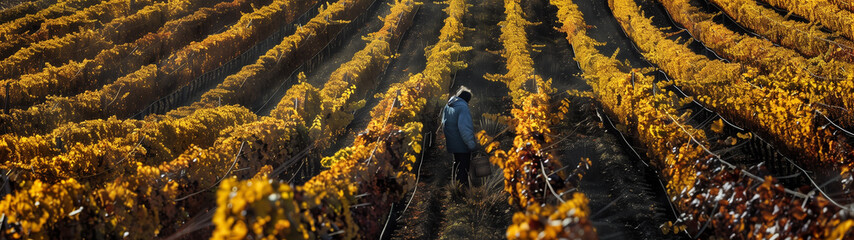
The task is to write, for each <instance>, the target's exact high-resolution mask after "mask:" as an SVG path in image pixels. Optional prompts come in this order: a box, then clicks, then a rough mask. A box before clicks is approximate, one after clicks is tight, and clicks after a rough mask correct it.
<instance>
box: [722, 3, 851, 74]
mask: <svg viewBox="0 0 854 240" xmlns="http://www.w3.org/2000/svg"><path fill="white" fill-rule="evenodd" d="M710 2H712V3H714V4H716V5H718V6H719V7H720V8H721V10H723V12H725V13H726V14H727V15H729V16H730V17H732V18H733V19H735V21H736V22H738V24H740V25H742V26H744V27H746V28H748V29H751V30H753V31H756V32H757V33H759V34H761V35H762V36H763V37H765V38H768V39H769V40H771V41H773V42H774V43H777V44H780V45H783V46H786V47H788V48H791V49H795V50H797V51H798V52H799V53H801V54H803V55H805V56H808V57H817V56H824V58H826V59H835V60H838V61H848V62H850V61H852V57H854V56H852V54H854V42H851V41H849V40H847V39H845V38H842V37H833V36H832V35H831V34H828V33H825V32H823V31H821V30H820V29H817V28H816V27H815V26H813V25H810V24H809V23H804V22H799V21H795V20H789V19H786V18H784V17H783V16H780V14H777V12H776V11H774V10H772V9H769V8H766V7H763V6H760V5H759V4H757V3H756V2H755V1H750V0H710ZM828 53H829V54H828ZM825 55H829V56H825Z"/></svg>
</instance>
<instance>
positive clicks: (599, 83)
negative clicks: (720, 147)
mask: <svg viewBox="0 0 854 240" xmlns="http://www.w3.org/2000/svg"><path fill="white" fill-rule="evenodd" d="M552 3H553V4H554V5H556V6H558V8H559V9H560V10H559V13H558V16H559V17H558V18H559V19H560V20H561V22H562V23H563V25H564V26H563V28H562V29H563V31H565V32H566V33H567V40H568V41H569V42H570V43H571V44H572V46H573V49H574V50H575V53H576V60H577V61H578V63H579V64H580V66H581V68H582V69H583V70H584V71H585V73H584V76H585V78H587V79H588V82H589V83H590V84H591V86H593V89H594V96H596V97H597V98H598V99H600V101H601V103H602V104H603V106H604V107H605V109H606V112H608V113H609V114H610V115H614V116H615V117H616V118H617V119H619V121H620V122H623V123H626V124H628V125H629V126H630V130H629V133H630V134H631V135H634V136H636V138H638V139H639V140H640V142H642V143H643V144H644V145H646V147H647V149H648V156H649V157H650V158H651V159H653V164H654V165H655V166H656V167H657V168H659V169H660V170H661V175H662V178H664V179H665V180H666V181H668V183H667V192H668V195H669V196H670V198H671V201H672V202H674V204H675V205H676V207H677V208H678V209H680V210H681V211H683V214H682V215H680V216H681V217H680V218H681V219H682V220H684V221H685V222H687V229H688V230H689V231H690V232H692V233H696V232H699V231H700V230H701V228H704V227H703V225H709V226H710V229H711V230H712V231H713V233H712V234H713V235H714V236H717V237H724V238H748V239H763V238H769V237H780V238H786V237H793V238H803V237H807V236H814V237H820V236H824V237H830V238H838V237H842V235H839V234H851V233H850V232H848V228H849V226H850V224H851V223H849V222H846V221H850V220H843V219H845V218H846V217H845V216H844V213H842V212H838V210H837V211H836V212H835V211H826V210H827V209H828V208H832V207H831V206H828V202H827V200H825V199H823V198H822V197H821V196H819V197H813V198H810V199H808V200H805V202H802V201H801V199H799V198H795V197H792V196H791V195H790V194H789V193H787V192H785V191H784V188H783V187H782V186H781V185H779V184H778V183H776V180H775V179H773V178H772V177H770V176H768V177H765V178H758V179H757V178H754V177H749V176H750V175H749V174H748V173H746V172H744V170H742V169H740V168H734V167H733V166H732V165H726V163H725V162H724V161H723V160H720V159H716V157H714V156H713V155H711V154H710V153H709V152H707V151H706V150H704V149H703V147H702V146H703V145H707V144H708V143H707V140H706V138H705V133H704V132H703V131H702V130H699V129H695V128H692V127H691V126H689V125H685V124H682V123H681V122H684V121H685V119H686V118H687V117H686V116H678V115H677V114H676V112H677V111H676V109H675V108H674V107H676V106H678V105H673V103H672V102H671V101H669V99H670V98H671V95H672V94H673V93H672V92H669V93H667V94H661V93H659V94H656V93H654V91H652V89H653V87H654V86H653V83H652V79H651V78H647V77H644V76H643V75H641V74H639V73H636V72H631V73H630V72H625V71H621V70H619V68H618V66H619V65H620V63H619V62H618V61H616V60H615V59H613V58H608V57H605V56H603V55H601V54H600V53H598V50H596V48H595V46H596V45H598V44H599V43H597V42H595V41H593V40H592V39H590V38H589V37H587V36H586V34H585V27H584V26H585V25H584V22H583V18H582V17H581V13H580V12H579V11H578V10H577V6H575V5H574V4H571V3H569V2H568V1H562V0H553V1H552ZM610 4H611V6H612V8H613V9H614V12H615V15H616V16H618V19H619V17H621V16H620V14H632V15H631V16H638V15H639V13H638V12H639V10H638V8H637V6H633V4H634V3H632V2H628V3H626V2H617V1H611V2H610ZM627 6H630V7H627ZM623 7H626V8H628V9H624V8H623ZM632 19H637V18H632ZM641 21H643V20H641ZM646 21H648V19H646ZM656 31H657V30H656ZM674 115H676V116H677V117H674ZM689 133H690V134H689ZM754 170H756V169H754ZM801 204H803V207H802V205H801ZM733 209H738V210H737V211H733ZM820 209H825V210H820ZM771 211H773V212H774V213H773V214H772V213H771ZM709 212H711V213H712V214H709ZM738 214H742V215H738ZM768 216H772V217H771V218H768ZM802 224H806V225H802ZM798 227H800V228H798ZM784 229H785V230H784Z"/></svg>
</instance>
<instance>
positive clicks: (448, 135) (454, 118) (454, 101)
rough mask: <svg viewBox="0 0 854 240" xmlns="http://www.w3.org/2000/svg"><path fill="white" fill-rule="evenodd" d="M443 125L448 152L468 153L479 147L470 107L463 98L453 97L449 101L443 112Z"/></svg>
mask: <svg viewBox="0 0 854 240" xmlns="http://www.w3.org/2000/svg"><path fill="white" fill-rule="evenodd" d="M442 125H443V126H444V131H445V145H446V146H447V147H448V152H450V153H468V152H472V151H474V149H475V148H476V147H477V141H476V140H475V138H474V126H473V124H472V120H471V113H470V112H469V105H468V103H466V101H465V100H463V99H462V98H458V97H451V99H450V100H448V105H445V109H443V110H442Z"/></svg>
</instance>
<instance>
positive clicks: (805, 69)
mask: <svg viewBox="0 0 854 240" xmlns="http://www.w3.org/2000/svg"><path fill="white" fill-rule="evenodd" d="M660 2H661V3H663V5H664V6H665V8H666V9H667V10H668V12H670V15H671V16H672V17H673V19H674V20H676V21H677V22H679V23H680V24H681V25H682V26H685V27H686V29H688V31H689V32H691V34H692V36H694V37H695V38H697V39H698V40H700V41H701V42H703V44H705V45H706V46H707V47H709V48H711V49H712V50H714V51H715V52H717V53H719V54H722V55H723V56H724V57H726V58H728V59H731V60H735V61H739V62H743V63H745V64H746V65H750V66H754V67H758V68H759V69H761V70H763V71H764V72H776V73H777V74H773V75H769V76H768V77H759V78H758V79H756V81H757V83H758V84H760V85H769V86H773V87H777V88H780V89H783V90H784V91H786V92H789V93H790V94H791V95H795V96H798V97H799V98H801V99H802V100H803V101H804V102H818V103H822V104H823V105H821V106H831V107H825V108H823V109H822V111H823V112H827V113H830V114H829V115H830V116H832V117H834V119H836V118H841V121H842V123H843V126H854V119H852V118H851V114H847V112H848V111H847V110H844V108H851V107H854V99H852V98H851V96H850V94H846V93H847V92H851V91H852V90H854V81H851V80H850V79H851V78H852V77H854V75H851V74H847V73H846V71H845V69H854V64H850V63H848V62H835V61H831V62H828V63H820V64H817V65H816V66H813V65H812V64H810V63H809V62H808V60H807V59H805V58H804V57H801V56H800V55H799V54H798V53H796V52H795V51H792V50H789V49H786V48H783V47H777V46H774V44H773V43H771V42H769V41H765V40H762V39H759V38H753V37H747V36H744V35H741V34H737V33H735V32H733V31H731V30H729V29H727V28H726V27H725V26H723V25H720V24H716V23H714V22H712V21H711V20H710V19H708V16H705V14H703V13H701V12H699V10H698V9H697V8H696V7H694V6H691V4H690V3H689V2H688V1H685V0H660ZM816 74H818V75H820V76H816ZM822 76H826V77H822ZM840 78H847V80H836V79H840ZM832 106H838V107H832ZM840 107H841V108H840Z"/></svg>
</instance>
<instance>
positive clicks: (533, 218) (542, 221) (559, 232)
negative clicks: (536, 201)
mask: <svg viewBox="0 0 854 240" xmlns="http://www.w3.org/2000/svg"><path fill="white" fill-rule="evenodd" d="M589 201H590V200H588V199H587V197H584V194H581V193H574V194H573V195H572V198H571V199H569V200H567V201H566V202H564V203H562V204H560V205H558V206H556V207H555V206H551V205H547V206H545V207H540V206H538V205H531V206H528V208H526V209H525V211H523V212H516V213H515V214H513V224H511V225H510V226H509V227H507V239H517V240H524V239H531V240H533V239H551V240H556V239H585V240H586V239H598V237H597V236H596V229H593V224H592V222H590V220H589V219H588V217H589V216H590V207H588V206H587V203H588V202H589Z"/></svg>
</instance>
